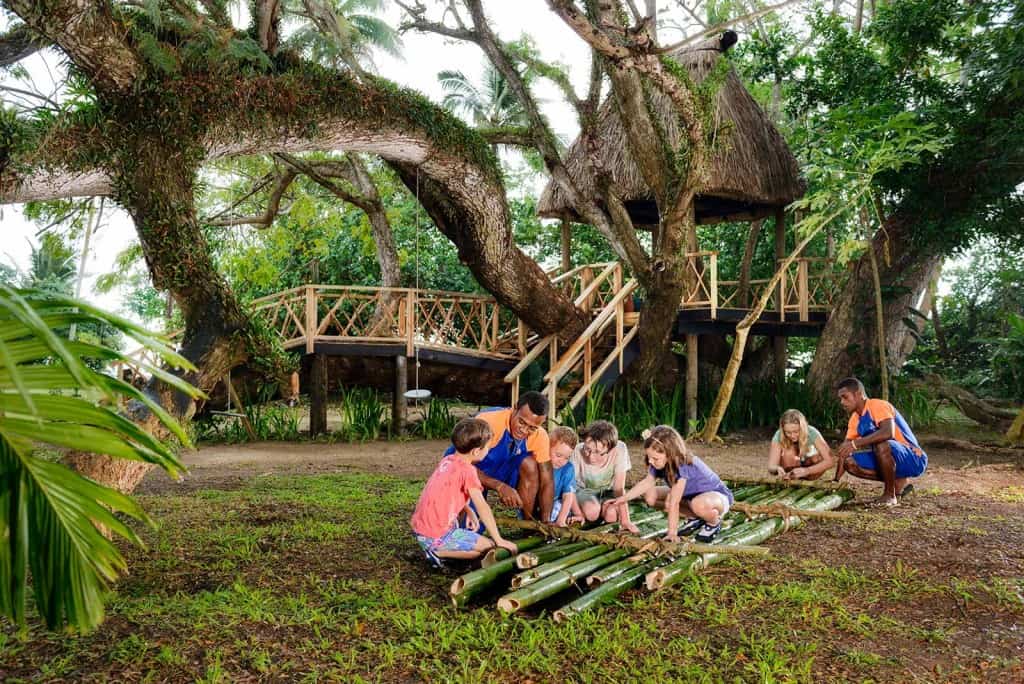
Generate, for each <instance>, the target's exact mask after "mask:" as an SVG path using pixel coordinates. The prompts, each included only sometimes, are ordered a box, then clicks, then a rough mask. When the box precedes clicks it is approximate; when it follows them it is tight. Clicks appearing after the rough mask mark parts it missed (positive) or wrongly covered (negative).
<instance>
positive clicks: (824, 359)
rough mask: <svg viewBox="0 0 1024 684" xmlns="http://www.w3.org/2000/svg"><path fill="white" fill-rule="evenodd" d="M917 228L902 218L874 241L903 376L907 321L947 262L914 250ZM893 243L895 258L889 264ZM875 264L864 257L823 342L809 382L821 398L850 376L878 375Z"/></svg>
mask: <svg viewBox="0 0 1024 684" xmlns="http://www.w3.org/2000/svg"><path fill="white" fill-rule="evenodd" d="M910 233H911V226H910V224H909V223H907V222H906V221H905V220H902V219H901V218H900V217H899V216H894V217H891V218H890V219H889V220H887V221H886V230H885V231H880V232H879V233H878V234H877V235H875V237H874V238H873V239H872V240H871V244H870V246H869V249H872V250H874V255H875V258H876V259H877V261H878V271H879V280H880V282H881V287H882V293H883V310H882V318H883V319H884V320H885V321H887V323H886V331H885V351H886V356H887V367H888V370H889V372H890V373H894V372H897V371H899V369H900V368H901V367H902V366H903V363H904V362H905V361H906V356H905V355H904V353H903V350H904V348H905V347H904V340H905V338H906V337H907V336H908V335H909V334H910V331H909V328H908V327H907V326H906V324H905V323H903V321H902V319H903V318H904V317H906V316H907V315H909V313H910V312H909V307H911V306H914V305H915V304H916V303H917V301H918V299H919V298H920V296H921V292H922V291H923V290H924V288H926V287H927V286H928V280H929V278H930V276H931V274H932V273H933V272H934V269H935V266H936V264H937V263H938V262H939V260H940V259H941V256H940V255H938V254H935V253H934V251H933V250H930V249H928V247H927V246H918V247H910V245H914V244H915V243H914V241H912V240H911V239H910ZM887 238H888V242H889V252H890V255H891V258H890V259H889V260H887V259H886V258H885V241H886V239H887ZM874 309H875V306H874V288H873V285H872V276H871V259H870V257H869V255H868V254H866V253H865V254H864V255H863V256H861V258H860V259H859V260H858V261H857V263H856V264H855V265H854V267H853V270H852V272H851V273H850V276H849V279H848V280H847V281H846V284H845V285H844V286H843V288H842V290H841V291H840V293H839V294H838V295H837V297H836V299H835V301H833V303H832V310H831V313H830V315H829V319H828V323H827V324H826V325H825V329H824V330H823V331H822V335H821V337H820V338H819V340H818V345H817V349H816V350H815V353H814V360H813V361H812V362H811V370H810V372H809V373H808V376H807V377H808V382H809V384H810V385H811V387H812V388H814V389H815V390H817V391H819V392H830V391H831V390H832V388H833V387H834V386H835V383H836V382H837V381H838V380H839V379H841V378H843V377H846V376H848V375H858V374H867V375H869V376H871V375H874V374H875V373H877V372H878V365H877V364H878V362H877V355H876V354H875V351H874V349H875V347H876V346H877V343H876V341H875V340H876V325H875V316H874Z"/></svg>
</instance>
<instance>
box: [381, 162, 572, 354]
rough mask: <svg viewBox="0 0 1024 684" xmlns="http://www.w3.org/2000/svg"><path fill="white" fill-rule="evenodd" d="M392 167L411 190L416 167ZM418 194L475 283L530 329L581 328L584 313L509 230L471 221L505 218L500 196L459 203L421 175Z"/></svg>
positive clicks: (566, 334) (568, 333)
mask: <svg viewBox="0 0 1024 684" xmlns="http://www.w3.org/2000/svg"><path fill="white" fill-rule="evenodd" d="M392 166H393V167H394V169H395V170H396V171H397V172H398V175H399V177H400V178H401V179H402V182H403V183H405V186H406V187H407V188H409V190H410V191H411V192H415V191H416V188H417V169H416V167H414V166H411V165H408V164H398V163H392ZM419 198H420V203H421V204H422V205H423V207H424V208H425V209H426V211H427V213H428V214H430V218H431V219H432V220H433V221H434V225H436V226H437V227H438V229H440V230H441V232H442V233H444V234H445V235H446V236H447V237H448V239H450V240H451V241H452V242H453V243H454V244H455V246H456V247H457V248H458V250H459V259H460V260H461V261H462V263H464V264H466V266H468V267H469V269H470V270H471V271H473V275H474V276H475V277H476V279H477V282H479V283H480V285H481V286H483V288H484V289H485V290H487V291H488V292H490V293H491V294H493V295H494V296H495V298H496V299H497V300H498V301H499V302H501V303H502V304H504V305H505V306H507V307H509V308H510V309H512V310H513V311H515V312H516V313H517V314H519V316H520V318H522V319H523V320H524V321H526V323H527V324H529V325H530V327H531V328H533V329H534V330H536V331H537V332H538V333H540V334H541V335H550V334H554V333H557V334H558V335H559V337H560V338H562V339H563V340H565V341H570V340H572V339H574V338H576V337H577V336H578V335H579V334H580V333H581V332H582V331H583V328H584V326H585V325H586V324H585V322H584V318H583V315H582V313H581V312H579V311H578V310H577V309H576V308H575V307H574V306H573V304H572V302H571V301H570V300H569V299H568V298H567V297H566V296H565V295H564V294H562V293H561V292H560V291H558V290H555V288H554V286H553V285H552V284H551V280H550V279H549V278H548V276H547V274H545V273H544V271H543V269H541V267H540V266H538V265H537V262H536V261H534V260H533V259H531V258H529V257H528V256H526V255H525V254H523V252H522V250H520V249H519V248H518V247H517V246H516V245H515V243H514V242H513V241H512V233H511V230H503V231H501V232H486V231H482V230H480V229H479V227H478V226H475V225H474V223H473V213H484V214H490V215H495V216H498V215H504V216H506V218H507V214H508V210H507V206H506V205H505V197H504V195H501V196H494V195H488V194H485V193H480V194H478V195H476V197H475V199H474V200H473V202H472V204H473V205H474V206H473V207H472V208H470V207H469V206H468V205H469V204H470V202H469V198H468V197H466V198H464V200H465V201H463V202H461V203H460V202H456V201H454V199H453V198H452V196H451V194H450V193H449V192H448V191H447V190H446V188H445V186H444V185H442V184H441V183H438V182H437V181H435V180H434V179H433V178H430V177H428V176H425V175H424V174H420V175H419ZM509 220H510V219H509ZM552 292H554V293H555V295H557V296H555V295H553V294H552Z"/></svg>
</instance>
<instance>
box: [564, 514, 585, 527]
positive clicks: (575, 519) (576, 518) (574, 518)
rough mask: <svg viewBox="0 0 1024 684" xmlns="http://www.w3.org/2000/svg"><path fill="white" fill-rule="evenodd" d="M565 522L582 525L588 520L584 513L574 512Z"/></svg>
mask: <svg viewBox="0 0 1024 684" xmlns="http://www.w3.org/2000/svg"><path fill="white" fill-rule="evenodd" d="M565 522H567V523H568V524H570V525H580V524H583V523H584V522H586V519H585V518H584V517H583V516H582V515H576V514H575V513H573V514H571V515H570V516H569V518H568V519H567V520H566V521H565Z"/></svg>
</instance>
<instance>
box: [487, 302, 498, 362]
mask: <svg viewBox="0 0 1024 684" xmlns="http://www.w3.org/2000/svg"><path fill="white" fill-rule="evenodd" d="M484 306H487V305H486V304H485V305H484ZM499 313H501V308H500V307H499V306H498V303H497V302H495V303H494V308H493V309H492V310H491V351H494V352H496V351H498V314H499Z"/></svg>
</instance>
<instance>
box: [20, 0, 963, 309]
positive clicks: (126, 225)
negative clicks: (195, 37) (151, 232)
mask: <svg viewBox="0 0 1024 684" xmlns="http://www.w3.org/2000/svg"><path fill="white" fill-rule="evenodd" d="M235 6H236V8H237V9H236V12H237V13H243V12H245V11H246V10H245V3H237V4H236V5H235ZM485 8H486V10H487V12H488V15H489V17H490V19H491V24H492V26H493V27H494V28H495V30H496V31H497V32H498V34H499V36H500V37H501V38H503V39H505V40H514V39H516V38H518V37H519V36H520V35H522V34H523V33H528V34H529V35H530V36H532V37H533V40H534V42H535V44H536V46H537V48H538V49H539V51H540V53H541V56H542V57H543V58H544V59H546V60H548V61H553V62H559V63H562V64H566V65H569V74H570V77H571V78H572V79H573V81H574V84H575V85H576V86H577V91H578V92H584V91H585V88H586V81H587V78H588V76H589V61H590V60H589V50H588V49H587V47H586V46H585V44H584V43H583V42H582V41H581V40H580V39H579V38H578V37H577V36H576V35H575V34H574V33H573V32H572V31H571V30H570V29H569V28H568V27H567V26H566V25H565V24H564V23H563V22H562V21H560V20H559V19H558V18H557V17H556V16H555V15H554V14H552V13H551V11H550V10H549V9H548V7H547V3H546V2H545V0H515V1H514V2H512V1H509V0H490V1H488V2H485ZM401 15H402V12H401V10H400V8H398V6H397V5H392V6H391V8H390V9H389V10H388V11H387V14H386V15H385V19H386V20H387V21H388V23H390V24H391V25H393V26H394V25H397V24H399V23H400V21H401ZM431 18H432V19H435V20H437V19H439V15H438V14H436V13H435V14H434V15H433V16H432V17H431ZM245 21H246V19H245V17H244V16H243V15H242V14H237V15H236V17H235V23H236V25H239V26H241V25H244V24H245ZM3 28H5V19H4V18H3V17H0V30H3ZM670 39H671V37H665V36H664V35H663V40H670ZM402 41H403V50H402V52H403V57H402V58H395V57H393V56H391V55H388V54H386V53H382V52H378V53H377V54H376V55H375V56H374V63H375V65H376V67H377V71H378V73H380V74H381V75H382V76H384V77H386V78H388V79H391V80H393V81H395V82H397V83H400V84H403V85H406V86H409V87H413V88H416V89H418V90H420V91H422V92H423V93H425V94H426V95H427V96H428V97H430V98H431V99H432V100H434V101H436V102H440V101H441V99H442V98H443V96H444V91H443V90H442V88H441V86H440V84H439V83H438V81H437V73H438V72H439V71H442V70H445V69H456V70H460V71H462V72H463V73H465V74H466V75H467V76H468V77H469V78H470V79H471V80H473V81H474V82H476V81H478V80H479V77H480V75H481V72H482V71H483V66H484V60H485V57H484V55H483V53H482V51H481V50H480V49H479V48H478V47H477V46H476V45H473V44H468V43H462V42H458V41H454V40H450V39H444V38H442V37H440V36H437V35H433V34H420V33H418V32H413V31H410V32H407V33H405V34H404V35H403V37H402ZM22 64H23V66H25V68H26V69H27V70H28V71H29V73H30V74H31V76H32V78H33V80H34V81H35V83H36V84H37V86H39V87H40V88H41V89H42V90H43V91H44V92H47V94H48V95H49V94H50V92H49V91H51V90H52V84H53V83H54V82H55V80H59V74H60V73H61V66H60V65H61V58H60V56H59V55H58V54H57V53H55V52H54V51H45V52H41V53H37V54H36V55H33V56H32V57H30V58H29V59H26V60H24V61H23V62H22ZM55 76H56V77H58V78H57V79H55V78H54V77H55ZM0 84H2V85H15V86H22V87H23V84H20V83H16V82H15V81H13V80H12V79H11V78H10V76H9V75H3V74H0ZM537 95H538V97H539V99H540V101H541V106H542V108H543V109H544V112H545V114H546V115H547V117H548V119H549V121H550V122H551V125H552V127H553V128H554V130H555V132H556V134H558V135H559V136H560V137H562V138H563V139H564V140H566V141H569V140H572V139H573V138H574V137H575V135H576V132H577V130H578V128H577V126H576V121H575V115H574V113H573V112H572V110H571V108H570V107H569V105H567V104H566V103H564V101H563V98H562V96H561V94H560V93H559V92H558V91H557V90H556V89H555V87H554V86H552V85H551V84H550V83H548V82H547V81H544V80H541V81H540V82H539V83H538V84H537ZM3 96H4V98H5V99H7V98H8V97H9V94H8V93H4V94H3ZM542 184H543V183H541V185H542ZM537 191H538V192H539V191H540V187H538V188H537ZM36 230H37V228H36V226H35V225H34V224H32V223H31V222H29V221H27V220H25V219H24V217H23V216H22V207H21V206H20V205H7V206H0V261H3V262H4V263H6V264H8V265H13V266H15V267H17V268H19V269H22V270H24V269H25V268H27V265H28V262H29V254H30V252H31V245H32V244H35V243H37V242H38V240H37V237H36ZM134 235H135V232H134V226H133V225H132V222H131V220H130V218H129V217H128V216H127V214H126V213H125V212H124V211H123V210H121V209H119V208H117V207H116V206H115V205H113V203H111V202H107V209H106V211H105V218H104V221H103V223H102V224H101V226H100V229H99V230H98V231H97V233H96V235H95V236H94V238H93V240H92V244H91V246H90V253H89V258H88V261H87V263H86V279H85V284H84V287H83V290H82V296H83V298H85V299H88V300H90V301H92V302H94V303H96V304H98V305H100V306H102V307H104V308H107V309H110V310H114V311H118V312H120V313H127V312H125V311H124V310H123V309H121V307H120V299H119V295H118V293H117V292H113V293H110V294H107V295H99V294H97V293H96V292H94V290H93V286H94V284H95V281H96V277H97V276H99V275H101V274H103V273H106V272H109V271H111V270H112V268H113V263H114V259H115V257H116V255H117V254H118V253H119V252H120V251H122V250H123V249H125V248H126V247H127V246H128V245H130V244H131V242H132V241H133V239H134ZM78 248H79V249H80V245H79V246H78ZM947 270H948V269H947ZM944 289H945V288H943V287H942V284H940V292H942V291H943V290H944Z"/></svg>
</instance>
